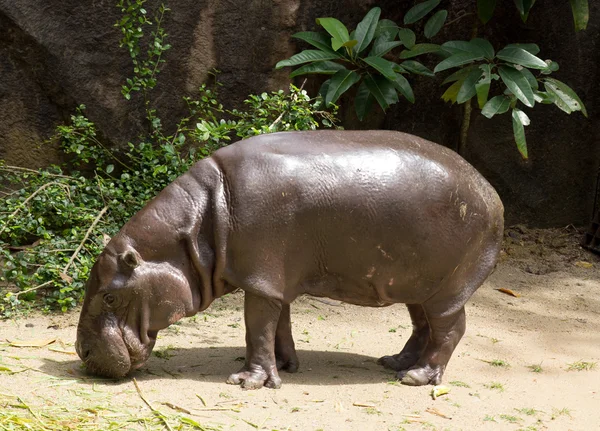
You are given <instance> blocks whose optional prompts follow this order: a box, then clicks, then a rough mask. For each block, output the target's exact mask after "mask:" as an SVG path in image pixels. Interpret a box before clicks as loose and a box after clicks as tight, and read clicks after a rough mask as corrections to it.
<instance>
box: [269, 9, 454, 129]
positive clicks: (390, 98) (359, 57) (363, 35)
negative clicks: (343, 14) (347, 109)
mask: <svg viewBox="0 0 600 431" xmlns="http://www.w3.org/2000/svg"><path fill="white" fill-rule="evenodd" d="M439 2H440V0H430V1H427V2H425V3H421V4H419V5H417V6H415V7H414V8H412V9H411V10H409V12H408V13H407V15H406V17H405V24H412V23H415V22H416V21H418V20H420V19H421V18H423V17H424V16H425V15H427V14H428V13H429V12H431V10H432V9H433V8H435V6H437V5H438V4H439ZM443 12H445V11H443ZM380 15H381V9H380V8H378V7H374V8H373V9H371V10H370V11H369V12H368V13H367V14H366V15H365V17H364V18H363V19H362V21H361V22H360V23H359V24H358V26H357V27H356V29H355V30H354V31H352V32H348V29H347V27H346V26H345V25H344V24H342V23H341V22H340V21H338V20H337V19H335V18H319V19H318V20H317V24H319V25H321V26H322V27H323V28H324V29H325V31H326V32H327V33H328V35H327V34H323V33H317V32H312V31H306V32H300V33H296V34H294V35H293V37H295V38H297V39H300V40H303V41H304V42H307V43H309V44H310V45H312V46H314V47H315V48H317V49H316V50H315V49H309V50H305V51H302V52H300V53H299V54H296V55H294V56H292V57H290V58H289V59H287V60H282V61H280V62H279V63H277V65H276V66H275V67H276V68H277V69H280V68H282V67H286V66H298V65H303V66H302V67H300V68H299V69H296V70H295V71H294V72H292V73H291V74H290V77H292V78H293V77H295V76H299V75H304V74H324V75H331V78H329V79H327V80H326V81H325V82H324V83H323V85H322V86H321V89H320V91H319V93H320V94H321V95H322V96H323V97H324V99H325V103H326V104H327V105H329V104H330V103H335V102H336V101H337V100H338V99H339V98H340V96H341V95H342V94H344V93H345V92H346V91H348V90H349V89H350V88H351V87H353V86H355V85H356V84H358V89H357V92H356V97H355V99H354V106H355V109H356V114H357V115H358V118H359V119H361V120H362V119H364V118H365V116H366V114H367V113H368V112H369V110H370V109H371V106H372V105H373V102H374V101H377V103H378V104H379V106H381V108H382V109H383V110H384V111H385V110H386V109H387V108H388V107H389V106H390V105H392V104H394V103H396V102H398V101H399V96H403V97H404V98H406V100H408V101H409V102H411V103H414V101H415V96H414V93H413V90H412V87H411V85H410V83H409V82H408V80H407V79H406V76H405V75H410V74H419V75H429V76H433V72H432V71H431V70H429V69H428V68H426V67H425V66H424V65H423V64H421V63H419V62H417V61H415V60H408V59H404V61H390V60H388V59H386V58H384V56H385V55H386V54H388V53H389V52H390V51H391V50H392V49H394V48H396V47H399V46H405V47H406V48H408V49H417V50H426V47H423V46H421V47H415V34H414V32H413V31H412V30H410V29H407V28H400V27H398V26H397V25H396V24H395V23H394V22H393V21H390V20H387V19H384V20H380V19H379V18H380ZM446 16H447V13H442V14H439V13H438V14H436V15H434V16H433V17H432V18H431V19H430V20H429V21H428V22H427V25H426V27H427V34H428V36H429V37H433V36H434V35H435V34H437V32H438V31H439V30H440V29H441V26H442V25H443V22H444V21H445V19H446ZM397 38H398V39H397ZM406 58H410V57H406Z"/></svg>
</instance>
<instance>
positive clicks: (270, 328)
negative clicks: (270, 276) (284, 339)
mask: <svg viewBox="0 0 600 431" xmlns="http://www.w3.org/2000/svg"><path fill="white" fill-rule="evenodd" d="M281 311H282V305H281V303H280V302H279V301H274V300H271V299H268V298H264V297H262V296H258V295H255V294H253V293H250V292H246V294H245V299H244V320H245V323H246V362H245V364H244V367H242V369H241V370H240V371H238V372H237V373H234V374H232V375H230V376H229V378H228V379H227V383H229V384H232V385H241V386H242V388H244V389H260V388H262V387H263V386H266V387H268V388H273V389H278V388H280V387H281V379H280V378H279V374H278V373H277V363H276V360H275V338H276V333H277V327H278V322H279V316H280V314H281ZM288 312H289V310H288Z"/></svg>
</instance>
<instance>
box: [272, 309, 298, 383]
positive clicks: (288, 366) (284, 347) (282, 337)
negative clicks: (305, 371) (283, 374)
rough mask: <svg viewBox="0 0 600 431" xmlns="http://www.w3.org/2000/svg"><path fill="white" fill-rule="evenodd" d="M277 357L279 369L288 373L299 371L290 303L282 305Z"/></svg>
mask: <svg viewBox="0 0 600 431" xmlns="http://www.w3.org/2000/svg"><path fill="white" fill-rule="evenodd" d="M275 358H276V361H277V369H278V370H285V371H287V372H288V373H295V372H296V371H298V367H299V365H300V362H299V361H298V355H296V347H295V345H294V338H293V337H292V322H291V318H290V305H289V304H283V305H282V307H281V314H280V315H279V323H278V324H277V333H276V334H275Z"/></svg>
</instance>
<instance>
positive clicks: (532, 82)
mask: <svg viewBox="0 0 600 431" xmlns="http://www.w3.org/2000/svg"><path fill="white" fill-rule="evenodd" d="M519 72H521V73H522V74H523V76H524V77H525V78H526V79H527V82H529V85H530V86H531V88H533V89H534V90H537V89H538V88H539V86H540V85H539V83H538V81H537V79H536V78H535V76H533V73H531V70H529V69H527V68H526V67H523V68H521V69H519Z"/></svg>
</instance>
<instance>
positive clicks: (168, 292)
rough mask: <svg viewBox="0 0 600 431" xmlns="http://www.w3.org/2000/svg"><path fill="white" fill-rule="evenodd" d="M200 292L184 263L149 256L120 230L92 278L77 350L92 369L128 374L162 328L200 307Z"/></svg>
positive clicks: (142, 359) (113, 374)
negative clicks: (196, 289)
mask: <svg viewBox="0 0 600 431" xmlns="http://www.w3.org/2000/svg"><path fill="white" fill-rule="evenodd" d="M180 266H181V265H180ZM195 296H196V295H195V294H194V293H193V292H192V289H190V283H189V280H188V277H186V274H185V273H184V271H183V270H182V269H181V268H180V267H177V266H176V265H174V264H173V263H172V261H171V262H169V261H165V260H161V259H154V256H146V259H144V256H142V254H140V252H138V250H136V248H135V247H134V246H133V245H132V241H130V240H129V239H128V238H127V237H124V236H122V235H117V236H116V237H115V238H113V239H112V240H111V241H110V243H109V244H108V245H107V246H106V248H105V249H104V251H103V252H102V254H101V255H100V256H99V258H98V260H97V261H96V263H95V265H94V266H93V268H92V271H91V274H90V277H89V279H88V282H87V285H86V293H85V300H84V303H83V308H82V311H81V317H80V319H79V326H78V328H77V342H76V344H75V347H76V350H77V354H78V355H79V357H80V358H81V359H82V360H83V362H84V363H85V366H86V368H87V370H88V371H90V372H91V373H93V374H97V375H101V376H106V377H113V378H114V377H123V376H125V375H126V374H128V373H129V372H131V371H133V370H135V369H137V368H139V367H141V366H142V365H143V364H144V363H145V361H146V360H147V359H148V357H149V356H150V353H151V352H152V348H153V347H154V343H155V342H156V336H157V334H158V331H159V330H161V329H164V328H166V327H167V326H169V325H170V324H172V323H174V322H176V321H177V320H179V319H180V318H182V317H184V316H186V315H193V314H194V313H195V312H196V311H197V305H196V306H195V304H197V302H198V300H197V298H196V297H195Z"/></svg>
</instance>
